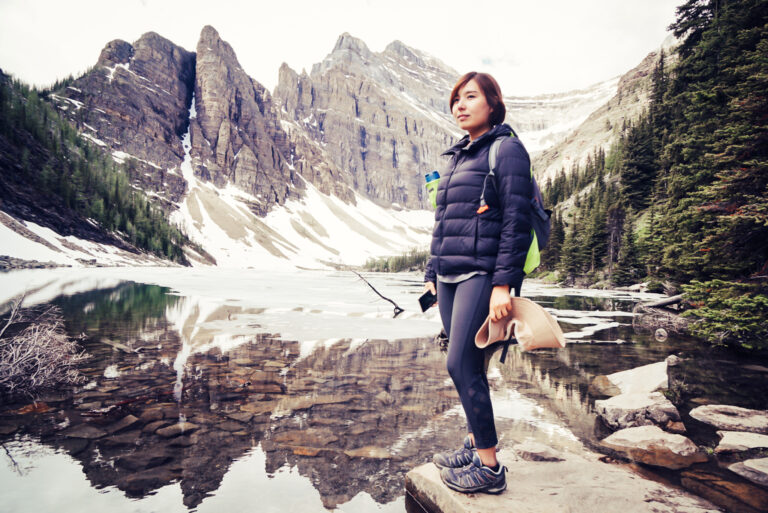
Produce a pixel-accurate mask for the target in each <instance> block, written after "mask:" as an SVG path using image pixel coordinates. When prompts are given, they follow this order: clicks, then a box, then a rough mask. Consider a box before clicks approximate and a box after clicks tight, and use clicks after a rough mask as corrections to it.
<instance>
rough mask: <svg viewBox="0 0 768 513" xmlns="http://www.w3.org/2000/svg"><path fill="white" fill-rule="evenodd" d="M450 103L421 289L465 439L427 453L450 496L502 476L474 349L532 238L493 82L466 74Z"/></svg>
mask: <svg viewBox="0 0 768 513" xmlns="http://www.w3.org/2000/svg"><path fill="white" fill-rule="evenodd" d="M450 106H451V113H452V114H453V117H454V118H455V119H456V122H457V123H458V125H459V127H460V128H461V129H462V130H465V131H466V132H467V134H466V135H465V136H464V137H463V138H462V139H461V140H460V141H459V142H458V143H457V144H455V145H454V146H452V147H451V148H449V149H448V150H447V151H445V152H444V153H443V155H450V156H451V162H450V165H449V166H448V169H447V170H446V171H445V172H444V173H443V175H442V177H441V179H440V184H439V187H438V190H437V209H436V211H435V226H434V229H433V232H432V244H431V247H430V253H431V257H430V259H429V262H428V264H427V272H426V276H425V278H424V281H425V287H424V289H425V290H430V291H432V292H433V293H437V297H438V300H439V303H438V307H439V310H440V317H441V319H442V322H443V327H444V329H445V332H446V334H447V335H448V340H449V342H448V362H447V367H448V372H449V373H450V375H451V378H452V379H453V382H454V384H455V386H456V390H457V391H458V392H459V397H460V399H461V404H462V406H463V407H464V413H465V414H466V417H467V425H468V428H469V429H468V430H469V434H468V436H467V437H466V438H465V440H464V446H463V447H460V448H459V449H458V450H456V451H450V452H446V453H440V454H436V455H435V457H434V458H433V461H434V462H435V464H436V465H438V467H441V471H440V476H441V477H442V479H443V482H445V484H446V485H448V486H449V487H450V488H452V489H454V490H458V491H461V492H467V493H469V492H486V493H501V492H502V491H503V490H504V489H505V488H506V487H507V483H506V478H505V474H504V471H505V470H506V469H505V467H504V466H503V465H501V464H500V463H499V462H498V461H497V459H496V445H497V443H498V439H497V437H496V428H495V425H494V421H493V410H492V407H491V398H490V394H489V389H488V378H487V377H486V374H485V365H484V353H483V350H481V349H478V348H477V347H475V343H474V342H475V333H477V331H478V329H480V326H481V325H482V324H483V321H484V320H485V319H486V317H487V316H489V315H490V317H491V319H492V320H494V321H495V320H498V319H501V318H502V317H503V316H505V315H506V314H507V313H509V311H510V309H511V306H512V305H511V303H512V302H511V299H510V290H512V289H514V290H515V293H516V295H519V294H520V287H521V285H522V282H523V277H524V273H523V266H524V264H525V258H526V254H527V252H528V248H529V246H530V244H531V240H532V234H531V223H530V215H531V206H530V205H531V196H532V194H533V186H532V182H531V171H530V159H529V157H528V152H527V151H526V150H525V148H524V147H523V145H522V143H521V142H520V140H519V139H518V138H516V137H508V136H509V134H510V133H511V132H512V129H511V128H510V127H509V125H506V124H504V116H505V115H506V108H505V107H504V103H503V101H502V96H501V91H500V89H499V85H498V84H497V83H496V80H494V78H493V77H492V76H490V75H488V74H486V73H476V72H474V71H473V72H469V73H467V74H466V75H464V76H463V77H461V78H460V79H459V81H458V82H456V85H455V86H454V87H453V90H452V91H451V96H450ZM501 136H507V137H504V139H503V140H502V143H501V145H500V147H499V153H498V157H497V160H496V162H497V164H496V169H495V177H493V176H491V177H489V168H488V150H489V148H490V146H491V144H492V143H493V141H494V140H495V139H496V138H498V137H501ZM481 198H482V199H484V203H483V204H481V201H480V200H481ZM485 205H487V207H486V206H485Z"/></svg>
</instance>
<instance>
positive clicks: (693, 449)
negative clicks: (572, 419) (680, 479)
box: [600, 426, 707, 469]
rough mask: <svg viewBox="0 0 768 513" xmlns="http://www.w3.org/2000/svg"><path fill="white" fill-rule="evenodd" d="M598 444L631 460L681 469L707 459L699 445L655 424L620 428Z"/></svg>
mask: <svg viewBox="0 0 768 513" xmlns="http://www.w3.org/2000/svg"><path fill="white" fill-rule="evenodd" d="M600 445H602V446H603V447H607V448H608V449H612V450H614V451H617V452H619V453H621V454H623V455H624V456H626V457H627V458H629V459H631V460H632V461H637V462H640V463H645V464H648V465H655V466H657V467H666V468H671V469H681V468H686V467H689V466H691V465H692V464H694V463H703V462H705V461H707V456H706V454H704V453H703V452H702V451H701V450H700V449H699V447H698V446H697V445H696V444H695V443H693V442H692V441H690V440H689V439H688V438H686V437H684V436H683V435H676V434H673V433H667V432H666V431H663V430H662V429H661V428H659V427H658V426H638V427H631V428H627V429H622V430H621V431H617V432H615V433H613V434H612V435H610V436H609V437H607V438H605V439H603V440H602V441H601V442H600Z"/></svg>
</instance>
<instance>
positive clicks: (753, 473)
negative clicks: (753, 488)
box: [728, 458, 768, 506]
mask: <svg viewBox="0 0 768 513" xmlns="http://www.w3.org/2000/svg"><path fill="white" fill-rule="evenodd" d="M728 470H730V471H731V472H735V473H737V474H738V475H740V476H741V477H744V478H746V479H749V480H750V481H752V482H753V483H756V484H759V485H761V486H766V487H768V458H754V459H751V460H744V461H741V462H739V463H734V464H733V465H729V466H728ZM766 505H767V506H768V504H766Z"/></svg>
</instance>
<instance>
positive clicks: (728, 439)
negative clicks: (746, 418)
mask: <svg viewBox="0 0 768 513" xmlns="http://www.w3.org/2000/svg"><path fill="white" fill-rule="evenodd" d="M717 434H718V435H719V436H720V443H719V444H718V445H717V447H716V448H715V453H716V454H721V453H728V452H743V451H748V450H750V449H762V448H768V435H761V434H759V433H747V432H743V431H718V432H717Z"/></svg>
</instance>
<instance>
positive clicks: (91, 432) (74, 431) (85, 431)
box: [62, 424, 107, 440]
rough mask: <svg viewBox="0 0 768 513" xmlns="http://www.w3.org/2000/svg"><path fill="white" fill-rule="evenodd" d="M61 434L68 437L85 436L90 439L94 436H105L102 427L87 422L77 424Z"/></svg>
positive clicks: (105, 433)
mask: <svg viewBox="0 0 768 513" xmlns="http://www.w3.org/2000/svg"><path fill="white" fill-rule="evenodd" d="M62 435H64V436H66V437H68V438H87V439H89V440H92V439H94V438H101V437H102V436H106V435H107V432H106V431H104V430H103V429H99V428H97V427H96V426H90V425H88V424H78V425H77V426H74V427H71V428H69V429H67V430H66V431H64V432H63V433H62Z"/></svg>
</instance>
